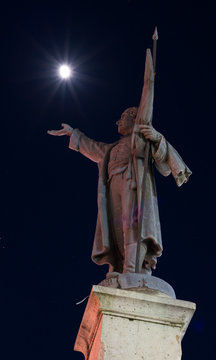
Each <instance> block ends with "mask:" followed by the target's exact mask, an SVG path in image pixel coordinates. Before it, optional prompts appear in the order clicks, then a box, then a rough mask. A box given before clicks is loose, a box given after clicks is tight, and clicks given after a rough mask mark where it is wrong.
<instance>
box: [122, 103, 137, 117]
mask: <svg viewBox="0 0 216 360" xmlns="http://www.w3.org/2000/svg"><path fill="white" fill-rule="evenodd" d="M125 111H130V114H131V115H132V116H133V118H134V119H135V118H136V115H137V111H138V107H137V106H133V107H129V108H127V109H126V110H125Z"/></svg>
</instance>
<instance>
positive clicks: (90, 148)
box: [69, 129, 109, 163]
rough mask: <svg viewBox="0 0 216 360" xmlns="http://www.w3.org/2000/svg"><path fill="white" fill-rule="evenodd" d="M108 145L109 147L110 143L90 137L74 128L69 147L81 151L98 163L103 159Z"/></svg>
mask: <svg viewBox="0 0 216 360" xmlns="http://www.w3.org/2000/svg"><path fill="white" fill-rule="evenodd" d="M107 147H109V145H108V144H106V143H103V142H98V141H95V140H92V139H90V138H88V137H87V136H86V135H85V134H83V133H82V132H81V131H80V130H79V129H74V130H73V132H72V135H71V136H70V142H69V148H70V149H72V150H75V151H79V152H80V153H81V154H83V155H84V156H86V157H87V158H89V159H90V160H92V161H94V162H96V163H98V162H100V161H101V160H102V159H103V157H104V154H105V152H106V150H107Z"/></svg>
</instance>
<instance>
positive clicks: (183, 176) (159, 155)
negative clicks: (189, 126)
mask: <svg viewBox="0 0 216 360" xmlns="http://www.w3.org/2000/svg"><path fill="white" fill-rule="evenodd" d="M151 150H152V157H153V159H154V161H155V166H156V168H157V170H158V171H159V172H160V173H161V174H162V175H164V176H168V175H169V174H170V173H172V175H173V177H174V179H175V181H176V184H177V185H178V186H181V185H182V184H184V183H186V182H187V181H188V179H189V176H190V175H191V174H192V172H191V170H190V169H189V168H188V167H187V165H186V164H185V163H184V161H183V160H182V158H181V156H180V155H179V154H178V152H177V151H176V150H175V149H174V147H173V146H172V145H171V144H169V143H168V141H166V139H165V138H164V136H162V138H161V140H160V142H159V144H158V147H155V146H154V145H152V147H151Z"/></svg>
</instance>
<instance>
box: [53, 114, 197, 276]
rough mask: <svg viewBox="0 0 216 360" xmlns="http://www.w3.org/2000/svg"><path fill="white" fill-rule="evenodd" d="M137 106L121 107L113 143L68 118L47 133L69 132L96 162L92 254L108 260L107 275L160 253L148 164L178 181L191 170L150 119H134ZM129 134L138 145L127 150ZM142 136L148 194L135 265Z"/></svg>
mask: <svg viewBox="0 0 216 360" xmlns="http://www.w3.org/2000/svg"><path fill="white" fill-rule="evenodd" d="M137 110H138V108H136V107H131V108H128V109H126V110H125V111H124V112H123V113H122V115H121V118H120V120H118V121H117V123H116V124H117V126H118V132H119V133H120V134H121V135H123V137H121V138H120V140H119V141H117V142H115V143H114V144H106V143H103V142H97V141H94V140H92V139H90V138H88V137H87V136H85V135H84V134H83V133H82V132H81V131H80V130H78V129H73V128H71V127H70V126H69V125H67V124H62V126H63V128H62V129H61V130H50V131H48V133H49V134H50V135H55V136H62V135H68V136H69V137H70V143H69V148H70V149H73V150H76V151H79V152H80V153H81V154H83V155H84V156H86V157H88V158H89V159H90V160H92V161H94V162H96V163H97V164H98V168H99V183H98V218H97V226H96V232H95V239H94V245H93V251H92V260H93V261H94V262H95V263H97V264H99V265H102V264H109V273H110V276H112V275H113V276H115V274H116V273H135V272H139V273H141V272H144V273H145V272H150V271H151V268H155V265H156V260H157V257H158V256H160V255H161V253H162V241H161V230H160V221H159V214H158V206H157V195H156V188H155V182H154V176H153V172H152V164H153V163H154V164H155V166H156V168H157V169H158V171H159V172H160V173H161V174H162V175H164V176H168V175H169V174H170V173H172V175H173V176H174V178H175V180H176V182H177V185H178V186H181V185H182V184H183V183H184V182H186V181H187V180H188V177H189V176H190V174H191V171H190V170H189V169H188V167H187V166H186V165H185V163H184V162H183V160H182V159H181V157H180V156H179V154H178V153H177V151H176V150H175V149H174V148H173V147H172V146H171V145H170V144H169V143H168V142H167V141H166V139H165V138H164V136H163V135H162V134H160V133H159V132H157V131H156V130H155V129H154V128H153V127H152V125H151V124H136V123H135V119H136V117H137ZM132 133H133V134H132ZM134 134H136V136H138V137H139V141H140V143H142V146H139V148H136V149H135V151H132V148H131V143H132V142H133V140H132V137H133V135H134ZM147 141H148V142H149V143H150V154H151V161H150V162H149V166H148V174H147V177H146V180H145V192H146V194H147V196H146V198H145V204H144V210H143V219H142V225H141V226H142V229H141V244H140V245H141V246H140V253H139V264H140V266H139V269H138V271H137V270H136V267H135V266H136V253H137V243H138V212H139V209H138V207H139V206H138V202H139V198H140V193H141V190H142V189H141V188H140V184H139V185H138V181H137V179H136V169H135V163H134V158H136V159H138V160H140V161H141V163H142V164H143V161H144V158H145V148H146V144H147Z"/></svg>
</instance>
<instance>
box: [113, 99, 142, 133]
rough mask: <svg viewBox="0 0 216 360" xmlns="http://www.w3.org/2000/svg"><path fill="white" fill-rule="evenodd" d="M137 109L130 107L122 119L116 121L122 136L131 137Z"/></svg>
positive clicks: (122, 115)
mask: <svg viewBox="0 0 216 360" xmlns="http://www.w3.org/2000/svg"><path fill="white" fill-rule="evenodd" d="M137 110H138V108H137V107H135V106H134V107H130V108H128V109H126V110H125V111H124V112H123V113H122V114H121V118H120V119H119V120H118V121H116V125H117V126H118V132H119V134H121V135H129V134H131V133H132V130H133V126H134V121H135V119H136V115H137Z"/></svg>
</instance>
